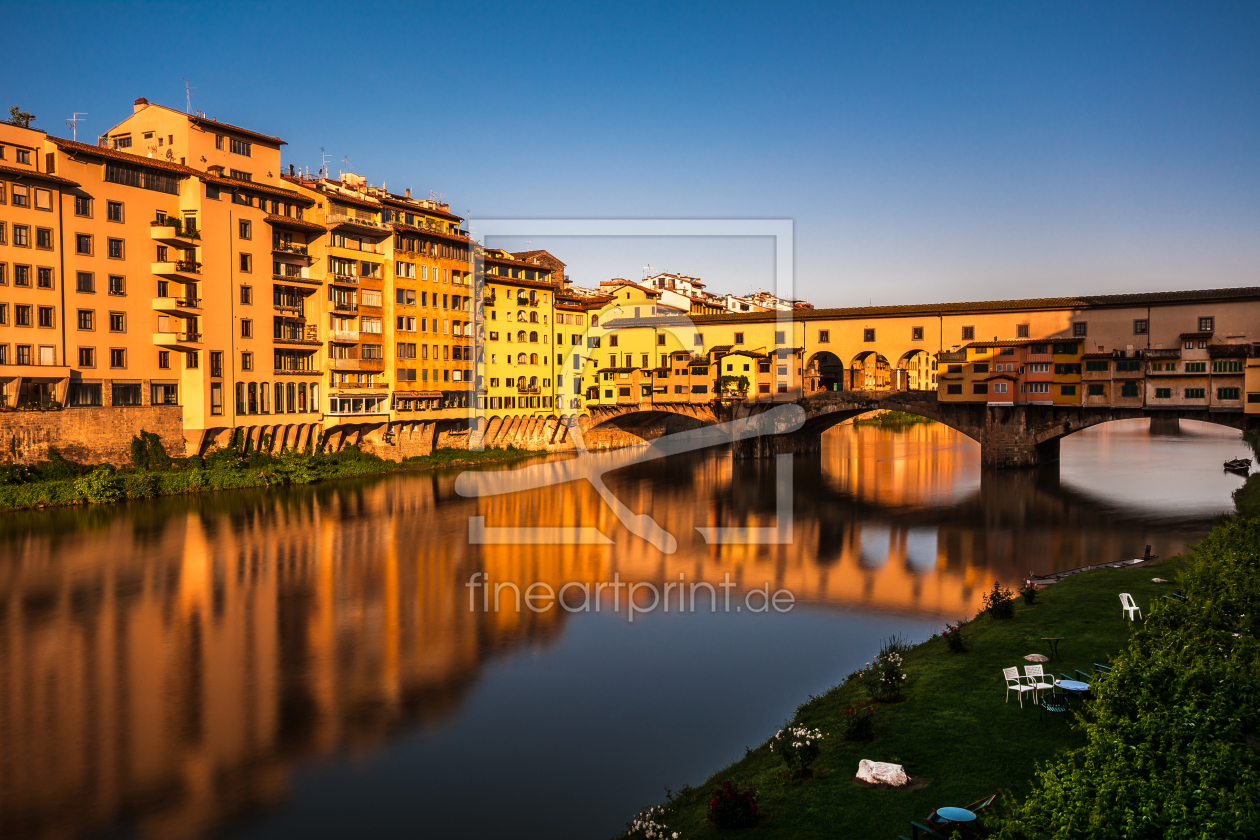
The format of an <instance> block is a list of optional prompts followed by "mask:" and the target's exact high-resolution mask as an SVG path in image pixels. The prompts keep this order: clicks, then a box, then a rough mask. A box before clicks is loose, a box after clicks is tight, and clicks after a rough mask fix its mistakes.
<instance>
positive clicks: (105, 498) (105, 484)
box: [74, 465, 123, 505]
mask: <svg viewBox="0 0 1260 840" xmlns="http://www.w3.org/2000/svg"><path fill="white" fill-rule="evenodd" d="M74 489H75V491H76V492H78V493H79V495H81V496H84V497H86V498H87V500H88V501H89V502H91V503H92V504H96V505H103V504H108V503H110V502H116V501H118V500H119V499H121V498H122V497H123V483H122V480H121V479H119V478H118V476H116V475H114V469H113V467H109V466H104V465H102V466H99V467H97V468H96V469H94V470H92V471H91V472H90V473H88V474H87V475H85V476H83V477H82V478H80V479H77V480H76V481H75V482H74Z"/></svg>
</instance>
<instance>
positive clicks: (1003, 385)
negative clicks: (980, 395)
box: [993, 382, 1010, 394]
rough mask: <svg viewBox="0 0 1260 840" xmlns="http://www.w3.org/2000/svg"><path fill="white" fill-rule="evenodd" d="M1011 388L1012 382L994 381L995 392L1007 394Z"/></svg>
mask: <svg viewBox="0 0 1260 840" xmlns="http://www.w3.org/2000/svg"><path fill="white" fill-rule="evenodd" d="M1009 389H1010V383H1007V382H994V383H993V393H995V394H1005V393H1006V392H1007V391H1008V390H1009Z"/></svg>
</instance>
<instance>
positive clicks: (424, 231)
mask: <svg viewBox="0 0 1260 840" xmlns="http://www.w3.org/2000/svg"><path fill="white" fill-rule="evenodd" d="M390 224H392V225H393V226H394V230H403V231H407V232H408V233H416V234H420V235H422V236H440V237H442V238H443V239H454V240H455V241H456V242H467V241H468V237H467V236H456V235H455V234H453V233H446V232H444V231H440V230H433V229H431V228H422V227H415V226H414V225H405V224H403V223H402V222H391V223H390Z"/></svg>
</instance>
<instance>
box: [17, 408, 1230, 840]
mask: <svg viewBox="0 0 1260 840" xmlns="http://www.w3.org/2000/svg"><path fill="white" fill-rule="evenodd" d="M1242 454H1245V453H1244V447H1243V446H1242V444H1241V442H1240V440H1239V438H1238V435H1237V433H1235V432H1230V431H1228V430H1222V429H1217V428H1215V427H1206V426H1197V425H1196V426H1190V425H1189V424H1187V425H1185V426H1183V429H1182V432H1181V434H1179V435H1175V436H1163V437H1157V436H1152V435H1150V434H1149V433H1148V431H1147V428H1146V425H1145V423H1144V422H1141V421H1132V422H1126V423H1114V424H1110V425H1108V426H1104V427H1102V428H1099V429H1095V430H1091V431H1088V432H1084V433H1081V434H1077V435H1074V436H1072V437H1070V438H1068V439H1067V440H1066V441H1065V443H1064V445H1063V461H1062V463H1061V464H1060V465H1058V466H1055V467H1052V468H1047V469H1044V470H1041V471H1039V472H1028V473H1019V474H999V475H983V476H982V474H981V472H980V468H979V449H978V447H977V446H976V445H975V444H974V443H972V442H970V441H969V440H967V439H965V438H960V437H959V436H958V435H956V434H955V433H953V432H951V431H950V430H948V429H945V428H944V427H941V426H936V425H932V426H915V427H912V428H910V429H908V430H905V431H901V432H892V431H887V430H881V429H878V428H871V427H863V428H852V427H844V428H840V429H836V430H833V431H832V432H829V433H828V435H827V436H826V438H825V445H824V449H823V453H822V457H821V459H819V458H817V457H815V458H813V459H799V458H798V459H797V460H796V462H795V463H794V465H793V479H792V482H793V487H794V513H793V523H792V525H793V541H792V543H791V544H789V545H762V546H710V545H708V544H707V543H706V542H705V541H704V539H703V538H702V537H701V536H700V534H699V533H698V532H697V531H696V530H695V529H696V527H697V526H700V527H706V526H741V525H742V526H760V527H766V526H773V525H774V524H775V473H774V465H773V463H771V462H765V463H738V464H736V463H733V462H732V461H731V460H730V458H729V456H728V455H727V454H726V453H724V452H721V451H708V452H700V453H694V454H692V455H688V456H680V457H676V458H672V459H669V460H668V461H665V462H659V461H658V462H649V463H645V464H640V465H637V466H633V467H629V468H626V469H623V470H620V471H618V472H616V473H614V474H611V475H610V476H609V477H608V481H607V483H608V486H609V488H610V489H611V490H612V491H613V492H614V493H615V494H616V495H617V497H618V498H620V499H621V500H623V501H624V502H625V503H626V504H627V505H628V506H629V507H630V508H631V509H632V510H634V511H636V512H648V513H651V514H652V516H653V517H655V518H656V520H657V521H658V522H659V523H660V524H661V525H662V526H663V527H664V528H666V530H668V531H669V532H670V533H672V534H673V535H675V536H676V537H677V539H678V543H679V546H678V550H677V551H676V552H675V553H672V554H663V553H661V552H660V551H658V550H656V549H655V548H653V547H651V546H650V545H649V544H647V543H646V542H644V541H643V540H641V539H639V538H637V537H635V536H633V535H631V534H630V533H629V532H627V531H626V530H625V529H624V528H622V527H621V526H620V524H619V522H618V521H617V519H616V518H615V516H614V515H613V514H612V512H611V511H610V509H609V508H607V507H606V506H605V505H604V504H603V503H602V502H601V501H600V499H599V497H598V496H597V495H596V494H595V492H594V491H593V489H592V488H591V487H590V486H589V485H586V484H571V485H564V486H560V487H551V488H545V489H540V490H534V491H527V492H522V493H515V494H510V495H504V496H496V497H489V498H482V499H465V498H462V497H460V496H458V495H457V494H456V493H455V491H454V484H455V474H412V475H399V476H391V477H386V478H380V479H375V480H371V481H364V482H356V483H338V484H335V485H327V486H322V487H314V488H299V489H296V490H291V491H285V492H270V493H261V492H243V493H234V494H219V495H215V496H206V497H202V498H197V499H167V500H160V501H156V502H153V503H145V504H132V505H124V506H118V507H116V508H110V509H106V510H62V511H46V512H32V513H23V514H10V515H7V516H4V517H3V518H0V834H2V835H3V836H5V837H41V838H42V837H50V836H57V837H66V838H74V837H84V836H89V835H92V836H102V835H104V836H120V837H124V836H125V837H131V836H143V837H239V838H259V840H261V838H277V837H286V838H288V837H303V838H306V840H313V838H338V840H344V838H345V837H348V836H382V837H395V836H397V837H416V836H426V835H428V836H459V837H471V838H481V837H507V836H511V837H518V838H533V837H539V838H541V837H547V838H555V837H566V838H567V837H574V838H590V837H595V838H602V837H608V836H610V835H612V834H613V833H615V832H616V831H617V830H618V829H619V828H620V827H621V825H622V824H623V823H624V821H625V820H626V819H627V818H628V817H629V816H630V815H631V814H632V813H633V812H634V811H635V810H637V808H638V807H639V806H641V805H643V804H647V803H650V802H655V801H657V800H659V799H660V798H661V794H662V792H663V787H664V786H666V785H668V786H670V787H675V788H676V787H679V786H681V785H682V784H684V783H698V782H699V781H701V780H702V779H703V778H704V776H705V775H706V774H707V773H709V772H711V771H713V770H715V769H716V768H718V767H719V766H721V765H722V764H724V763H725V762H727V761H729V760H730V759H733V758H736V757H738V756H740V755H742V753H743V747H744V746H745V745H753V744H756V743H759V742H760V741H761V740H763V739H764V738H765V736H766V735H767V734H768V733H770V732H771V731H773V729H774V728H776V727H777V725H779V724H780V723H781V722H782V721H783V720H784V719H785V718H786V717H788V716H789V715H790V714H791V713H792V711H793V709H794V708H795V706H796V705H797V704H798V703H799V702H800V701H801V700H803V699H804V698H805V696H806V695H807V694H809V693H810V692H818V691H821V690H823V689H825V688H826V687H827V686H829V685H831V684H833V683H834V682H836V681H837V680H839V679H841V678H843V676H844V675H845V674H846V673H848V672H849V671H851V670H853V669H854V668H855V667H857V666H859V665H861V663H862V662H864V661H865V660H866V659H868V658H869V655H870V653H871V652H872V651H873V650H874V649H876V648H877V646H878V642H879V639H880V638H881V637H885V636H888V635H890V634H892V633H895V632H900V633H902V634H904V635H906V636H907V637H909V638H911V639H920V638H923V637H925V636H926V635H928V634H929V633H930V632H932V631H933V630H935V629H938V628H939V627H940V626H941V624H942V623H943V621H944V620H945V619H949V618H955V617H958V616H960V615H967V614H971V613H973V612H974V611H975V609H976V607H977V605H978V600H979V594H980V592H981V591H983V590H984V589H985V588H987V587H988V586H989V585H991V583H992V581H993V580H994V579H995V578H998V579H1001V580H1003V581H1005V582H1008V583H1018V582H1019V580H1020V579H1022V578H1023V577H1024V576H1026V575H1027V574H1028V572H1029V571H1035V572H1038V573H1042V572H1047V571H1051V570H1054V569H1060V568H1068V567H1072V566H1078V565H1082V564H1085V563H1090V562H1099V561H1106V560H1116V559H1121V558H1128V557H1133V556H1136V555H1138V554H1140V553H1141V551H1142V549H1143V547H1144V546H1145V545H1147V544H1150V545H1151V546H1153V550H1154V551H1155V552H1157V553H1159V554H1162V555H1167V554H1170V553H1174V552H1176V551H1177V550H1178V549H1179V548H1180V547H1181V546H1183V545H1184V544H1185V543H1186V542H1188V541H1192V540H1194V539H1195V538H1197V537H1198V536H1200V535H1202V534H1203V533H1205V531H1206V530H1207V528H1208V526H1209V524H1210V519H1211V518H1212V517H1213V516H1214V515H1215V514H1217V513H1219V512H1221V511H1224V510H1227V509H1229V508H1230V492H1231V491H1232V490H1233V489H1234V488H1235V487H1237V486H1238V485H1239V484H1240V483H1241V479H1240V478H1238V477H1234V476H1230V475H1228V474H1225V473H1223V472H1222V470H1221V468H1220V464H1221V462H1222V461H1223V460H1225V459H1226V458H1229V457H1234V456H1237V455H1242ZM470 516H484V517H485V520H484V521H485V524H486V525H487V526H491V527H516V526H522V525H528V526H575V525H577V526H583V525H585V526H595V527H598V528H599V530H600V531H602V532H603V533H604V534H606V535H607V536H608V537H610V538H611V539H612V541H613V544H612V545H577V546H551V545H523V546H521V545H470V544H469V524H468V522H469V517H470ZM478 571H480V572H483V573H486V574H488V575H489V576H490V577H491V578H492V579H493V580H495V581H502V582H515V583H518V584H519V585H520V586H522V587H524V586H525V585H527V584H529V583H531V582H534V581H542V582H547V583H549V584H550V585H552V586H555V587H559V586H560V585H561V584H563V583H565V582H567V581H605V580H611V579H612V578H613V575H614V573H615V574H617V575H618V576H619V577H620V579H622V580H629V581H641V582H653V583H655V584H658V585H660V584H663V583H664V582H669V581H674V580H677V579H678V577H679V575H683V576H685V579H686V580H687V581H698V580H702V581H708V582H712V583H715V584H716V583H718V582H721V581H722V580H723V579H724V576H725V575H727V574H729V575H730V578H731V580H733V581H736V582H737V587H736V588H735V589H734V595H733V599H732V603H733V604H739V603H749V602H747V601H745V600H744V598H745V596H746V594H747V590H748V589H751V588H756V587H761V586H762V585H763V584H769V586H770V587H771V591H773V590H776V589H788V590H790V591H791V592H793V593H794V594H795V596H796V598H797V606H796V608H795V609H793V610H791V611H790V612H787V613H776V612H774V611H771V612H769V613H765V614H752V613H749V612H748V611H747V610H741V611H740V612H726V611H724V610H719V611H718V612H716V613H711V612H708V611H707V609H699V610H697V611H696V612H694V613H691V612H684V613H681V614H680V613H679V612H678V611H677V610H676V609H673V610H671V611H670V612H668V613H666V612H663V611H661V610H660V609H658V610H656V611H655V612H652V613H648V614H640V615H636V617H635V620H634V622H633V623H631V622H630V621H628V620H627V613H626V612H625V605H624V603H623V604H621V610H620V611H619V612H612V611H610V609H611V606H612V605H611V604H610V603H609V601H608V599H607V598H605V599H604V600H603V601H601V607H602V609H601V611H600V612H598V613H597V612H593V611H588V612H576V613H567V612H563V611H560V610H557V609H552V610H550V611H548V612H543V613H534V612H531V611H529V610H523V611H521V612H517V611H515V610H513V609H507V608H504V609H501V610H500V611H498V612H493V611H490V612H482V611H480V610H475V611H470V609H469V590H468V589H467V588H466V587H465V585H464V584H465V582H467V581H468V580H469V576H470V575H471V574H472V573H473V572H478ZM607 594H608V593H607V592H605V595H606V596H607ZM704 603H706V602H704V601H703V599H702V606H703V604H704Z"/></svg>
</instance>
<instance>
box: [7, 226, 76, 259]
mask: <svg viewBox="0 0 1260 840" xmlns="http://www.w3.org/2000/svg"><path fill="white" fill-rule="evenodd" d="M16 232H17V229H16V228H14V233H15V234H16ZM15 244H16V243H15ZM74 252H75V253H76V254H83V255H85V256H89V257H90V256H92V234H90V233H76V234H75V235H74Z"/></svg>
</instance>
